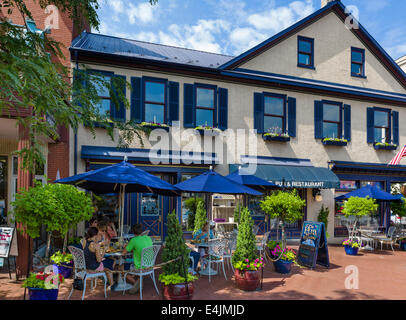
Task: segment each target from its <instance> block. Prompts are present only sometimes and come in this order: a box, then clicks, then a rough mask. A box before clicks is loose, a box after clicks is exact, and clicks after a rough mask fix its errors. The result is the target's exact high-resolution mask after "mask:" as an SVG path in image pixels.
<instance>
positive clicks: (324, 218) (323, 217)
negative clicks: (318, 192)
mask: <svg viewBox="0 0 406 320" xmlns="http://www.w3.org/2000/svg"><path fill="white" fill-rule="evenodd" d="M329 214H330V209H329V208H324V205H321V208H320V211H319V215H318V216H317V221H318V222H323V223H324V226H325V230H326V238H327V239H328V238H329V237H330V235H329V234H328V232H327V226H328V216H329Z"/></svg>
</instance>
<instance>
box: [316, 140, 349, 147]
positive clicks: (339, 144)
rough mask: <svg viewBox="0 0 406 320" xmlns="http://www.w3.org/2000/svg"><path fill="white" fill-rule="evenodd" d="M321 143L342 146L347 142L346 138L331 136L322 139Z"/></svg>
mask: <svg viewBox="0 0 406 320" xmlns="http://www.w3.org/2000/svg"><path fill="white" fill-rule="evenodd" d="M322 143H323V144H324V145H325V146H338V147H344V146H346V145H347V144H348V140H346V139H333V138H325V139H323V140H322Z"/></svg>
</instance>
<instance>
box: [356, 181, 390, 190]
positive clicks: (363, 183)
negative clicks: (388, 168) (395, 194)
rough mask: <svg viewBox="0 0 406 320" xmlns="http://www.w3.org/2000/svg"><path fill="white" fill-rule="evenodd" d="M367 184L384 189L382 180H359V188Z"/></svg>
mask: <svg viewBox="0 0 406 320" xmlns="http://www.w3.org/2000/svg"><path fill="white" fill-rule="evenodd" d="M367 185H371V186H377V187H378V188H380V189H382V190H384V183H383V182H382V181H360V186H361V188H362V187H365V186H367Z"/></svg>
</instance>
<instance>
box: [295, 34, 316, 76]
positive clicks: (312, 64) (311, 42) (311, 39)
mask: <svg viewBox="0 0 406 320" xmlns="http://www.w3.org/2000/svg"><path fill="white" fill-rule="evenodd" d="M300 41H304V42H310V44H311V53H310V55H311V64H310V65H307V64H301V63H300V62H299V54H300V53H299V48H300ZM314 65H315V64H314V39H313V38H307V37H303V36H298V37H297V66H298V67H300V68H307V69H313V70H316V68H315V67H314Z"/></svg>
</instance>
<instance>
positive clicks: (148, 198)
mask: <svg viewBox="0 0 406 320" xmlns="http://www.w3.org/2000/svg"><path fill="white" fill-rule="evenodd" d="M141 214H142V215H143V216H159V196H158V195H157V194H154V193H143V194H142V197H141Z"/></svg>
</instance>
